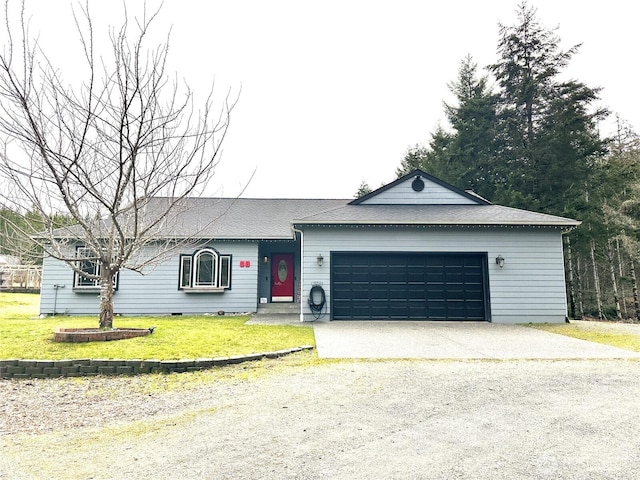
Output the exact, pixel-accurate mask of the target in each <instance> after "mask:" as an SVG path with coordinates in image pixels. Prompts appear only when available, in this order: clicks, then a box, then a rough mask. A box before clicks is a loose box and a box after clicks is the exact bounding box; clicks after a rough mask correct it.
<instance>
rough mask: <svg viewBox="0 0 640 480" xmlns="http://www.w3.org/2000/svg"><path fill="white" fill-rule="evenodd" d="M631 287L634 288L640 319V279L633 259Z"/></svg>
mask: <svg viewBox="0 0 640 480" xmlns="http://www.w3.org/2000/svg"><path fill="white" fill-rule="evenodd" d="M631 288H632V289H633V305H634V307H635V309H636V320H638V321H640V300H639V299H638V280H637V278H636V267H635V263H634V261H633V259H632V260H631Z"/></svg>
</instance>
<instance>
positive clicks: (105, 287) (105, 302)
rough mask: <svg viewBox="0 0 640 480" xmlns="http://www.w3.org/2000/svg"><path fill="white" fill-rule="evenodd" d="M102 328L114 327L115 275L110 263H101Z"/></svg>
mask: <svg viewBox="0 0 640 480" xmlns="http://www.w3.org/2000/svg"><path fill="white" fill-rule="evenodd" d="M100 267H101V272H102V273H101V275H100V277H101V278H100V328H113V275H114V272H112V271H111V268H110V266H109V264H108V263H106V262H103V263H101V264H100Z"/></svg>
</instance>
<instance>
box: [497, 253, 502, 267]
mask: <svg viewBox="0 0 640 480" xmlns="http://www.w3.org/2000/svg"><path fill="white" fill-rule="evenodd" d="M496 264H497V265H498V266H499V267H500V268H504V257H503V256H502V255H498V256H497V257H496Z"/></svg>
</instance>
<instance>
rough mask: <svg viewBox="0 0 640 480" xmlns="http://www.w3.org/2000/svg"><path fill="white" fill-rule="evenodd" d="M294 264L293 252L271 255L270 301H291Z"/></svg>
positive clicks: (292, 297) (293, 283)
mask: <svg viewBox="0 0 640 480" xmlns="http://www.w3.org/2000/svg"><path fill="white" fill-rule="evenodd" d="M294 288H295V264H294V255H293V253H274V254H273V255H271V301H272V302H293V299H294V296H293V295H294Z"/></svg>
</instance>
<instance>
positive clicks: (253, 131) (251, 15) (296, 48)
mask: <svg viewBox="0 0 640 480" xmlns="http://www.w3.org/2000/svg"><path fill="white" fill-rule="evenodd" d="M14 2H15V0H11V3H12V4H13V3H14ZM158 3H159V2H158V1H157V0H147V4H148V6H150V7H151V6H156V5H158ZM71 4H72V2H70V1H68V0H31V1H27V5H28V9H29V12H30V14H32V15H33V17H32V20H31V22H32V31H37V32H39V33H40V36H41V40H42V43H43V44H44V45H45V47H46V48H47V49H55V55H59V56H60V57H56V58H60V59H61V63H62V70H63V73H64V71H65V70H66V69H72V66H73V64H72V63H69V62H73V61H74V59H75V58H77V57H76V56H74V55H72V53H73V52H74V49H75V48H77V44H78V40H77V38H78V37H77V34H76V33H75V32H74V30H73V27H72V23H71V20H72V19H71V14H70V12H71ZM126 4H127V8H128V9H129V14H130V16H133V15H136V14H138V15H139V14H140V12H141V7H142V5H143V2H142V1H137V0H136V1H134V0H128V1H127V2H126ZM517 4H518V0H484V1H477V0H465V1H462V0H449V1H442V2H428V1H426V0H423V1H419V0H413V1H412V0H393V1H372V0H369V1H348V0H341V1H333V0H322V1H313V2H312V1H304V0H297V1H294V0H291V1H281V0H267V1H259V0H255V1H241V0H225V1H222V0H165V2H164V7H163V9H162V11H161V14H160V17H159V19H158V22H157V23H156V24H155V31H156V32H158V33H159V34H164V33H165V32H166V31H167V30H168V29H169V28H170V27H172V28H173V30H172V36H171V53H170V55H171V59H172V62H173V63H172V67H173V69H175V70H177V72H178V75H179V76H181V77H184V78H185V80H186V81H187V82H188V83H189V85H190V86H192V87H193V88H194V89H196V91H200V92H203V91H207V90H208V89H209V87H210V85H211V82H212V80H213V79H215V85H216V87H215V88H216V92H217V95H218V97H219V98H223V97H224V96H225V94H226V92H227V90H229V89H231V91H232V92H234V93H237V92H238V91H239V90H240V88H241V90H242V92H241V94H240V99H239V102H238V104H237V107H236V109H235V110H234V112H233V116H232V119H231V128H230V131H229V134H228V137H227V138H226V140H225V143H224V153H223V157H222V161H221V164H220V165H219V167H218V171H217V175H216V179H215V181H216V186H215V187H217V188H213V189H212V190H211V191H214V190H215V191H217V192H218V193H217V194H218V195H223V196H236V195H238V194H239V193H240V191H241V189H242V187H243V186H244V185H245V184H246V182H248V180H249V178H250V176H251V173H252V172H253V171H254V170H256V173H255V175H254V177H253V180H252V181H251V183H250V184H249V186H248V187H247V189H246V191H245V193H244V194H243V196H244V197H273V198H275V197H284V198H350V197H353V195H354V193H355V191H356V190H357V188H358V186H359V185H360V182H361V181H363V180H364V181H366V182H367V183H368V184H369V185H370V186H371V187H373V188H377V187H379V186H380V185H381V184H382V183H387V182H389V181H392V180H393V179H394V178H395V170H396V168H397V167H398V166H399V164H400V161H401V159H402V158H403V156H404V154H405V152H406V150H407V148H408V147H410V146H412V145H415V144H417V143H421V144H426V143H427V142H428V140H429V134H430V132H432V131H433V130H434V129H435V127H436V126H437V125H438V123H439V122H440V123H442V124H443V125H444V115H443V109H442V101H443V100H451V97H450V93H449V91H448V89H447V83H448V82H451V81H452V80H455V79H456V77H457V71H458V67H459V64H460V61H461V60H462V58H463V57H465V56H466V55H467V54H470V55H471V56H472V57H473V58H474V60H475V61H476V62H477V63H478V65H479V68H480V69H482V68H484V67H485V66H486V65H487V64H489V63H492V62H495V61H496V60H497V56H496V47H497V42H498V23H503V24H506V25H512V24H514V22H515V21H516V14H515V10H516V6H517ZM530 5H533V6H535V7H536V8H537V9H538V17H539V19H540V20H541V22H542V23H543V24H544V25H545V26H547V27H550V28H552V27H556V26H558V27H559V30H558V34H559V35H560V37H561V39H562V43H561V45H562V47H563V48H564V49H566V48H569V47H571V46H572V45H574V44H577V43H582V44H583V45H582V47H581V49H580V51H579V52H578V54H577V55H576V56H575V57H574V58H573V60H572V62H571V63H570V65H569V67H568V69H567V70H566V76H568V77H572V78H576V79H578V80H580V81H582V82H584V83H586V84H587V85H589V86H591V87H596V86H600V87H602V88H603V91H602V94H601V96H602V101H601V105H603V106H606V107H608V108H610V109H611V110H612V111H613V112H614V113H617V114H619V115H620V117H621V118H622V119H624V120H626V121H628V122H629V123H630V124H631V125H632V126H633V127H634V129H635V130H636V131H639V130H640V100H639V98H638V87H637V84H638V66H637V58H638V49H639V47H640V41H639V40H640V33H639V32H640V29H638V27H637V22H638V19H639V18H640V4H638V3H637V2H632V1H629V0H608V1H607V2H598V3H597V4H587V3H585V2H584V1H574V0H562V1H559V0H537V1H531V2H530ZM90 7H91V11H92V12H93V14H94V18H95V19H96V20H98V21H97V22H96V23H97V25H96V26H95V29H96V35H103V34H104V33H105V32H106V26H107V25H108V24H118V23H119V22H120V21H121V18H122V16H121V13H122V11H123V8H122V3H119V2H118V1H116V0H91V1H90ZM65 62H66V63H65ZM602 128H603V130H610V129H611V125H603V126H602ZM606 133H608V132H606Z"/></svg>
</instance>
